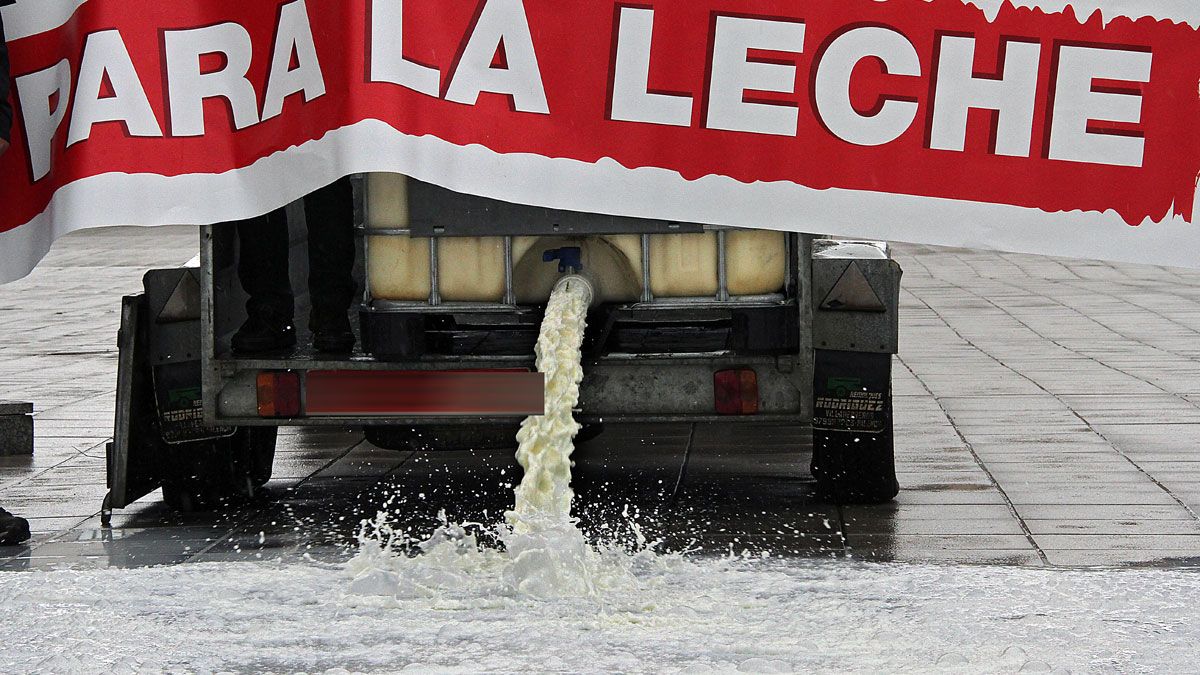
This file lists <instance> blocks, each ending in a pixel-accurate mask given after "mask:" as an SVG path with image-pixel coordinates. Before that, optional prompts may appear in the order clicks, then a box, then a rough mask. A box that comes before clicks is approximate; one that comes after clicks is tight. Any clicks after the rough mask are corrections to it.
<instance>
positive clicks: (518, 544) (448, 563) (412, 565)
mask: <svg viewBox="0 0 1200 675" xmlns="http://www.w3.org/2000/svg"><path fill="white" fill-rule="evenodd" d="M592 293H593V290H592V288H591V285H590V284H589V283H588V282H587V281H585V280H583V279H580V278H579V277H566V278H564V279H563V280H561V281H560V282H559V283H558V285H556V286H555V288H554V290H553V292H552V293H551V295H550V301H549V303H548V304H547V306H546V313H545V317H544V318H543V320H542V326H541V331H540V333H539V335H538V341H537V347H536V356H537V361H536V363H537V369H538V372H541V373H544V374H545V376H546V406H545V414H543V415H531V416H530V417H527V418H526V419H525V421H524V422H523V423H522V424H521V430H520V431H519V432H518V433H517V441H518V442H519V444H520V446H519V447H518V449H517V461H518V463H520V465H521V468H522V469H524V472H525V473H524V476H523V477H522V479H521V483H520V484H519V485H518V486H517V487H516V489H515V499H514V505H513V508H512V510H510V511H508V512H507V513H506V514H505V523H503V524H500V525H497V526H495V529H494V531H493V533H494V535H495V537H496V538H497V539H498V540H499V541H500V542H501V543H502V544H503V550H498V549H496V548H490V547H484V546H480V543H479V541H478V539H477V537H476V535H474V534H471V533H470V532H469V531H468V529H467V528H468V527H474V528H481V527H482V526H481V525H479V524H462V525H459V524H451V523H449V522H447V521H446V519H445V517H444V515H443V524H442V526H441V527H439V528H437V530H435V531H434V533H433V535H432V536H431V537H429V539H426V540H424V541H421V542H418V543H416V546H415V549H416V551H417V552H419V554H418V555H415V556H409V555H407V554H406V552H405V549H408V550H409V551H412V547H410V546H409V543H410V542H408V541H407V539H406V538H405V536H404V535H403V534H401V533H398V532H395V531H394V530H392V529H391V527H390V526H389V525H388V524H387V518H386V516H387V514H386V513H383V512H381V513H380V514H379V515H378V516H377V517H376V519H375V520H374V521H371V522H367V523H364V525H363V527H362V529H361V530H360V533H359V543H360V549H359V552H358V555H356V556H355V557H354V558H353V559H352V560H350V562H349V563H348V566H347V569H348V571H349V572H350V574H351V575H353V577H354V581H353V582H352V584H351V592H352V593H354V594H357V595H364V596H381V597H384V598H395V599H402V598H406V597H407V598H414V597H435V596H436V597H441V598H449V597H454V596H455V594H456V592H457V591H465V590H467V589H470V591H469V592H468V593H466V594H465V595H461V596H460V600H464V601H465V600H467V599H468V598H474V599H480V598H485V597H488V596H489V595H490V596H492V597H510V598H511V597H514V596H515V597H533V598H543V599H545V598H555V597H593V598H596V597H599V596H601V595H602V594H603V593H604V592H605V591H607V590H611V589H614V588H616V587H618V586H630V585H637V584H639V583H642V582H645V581H646V580H647V578H652V577H654V576H655V573H654V570H659V571H665V569H666V566H668V565H669V564H670V562H671V561H670V560H668V559H667V558H663V559H661V560H660V559H659V557H658V556H655V555H654V554H653V553H652V551H651V549H652V548H653V547H652V546H651V545H649V544H648V543H647V542H646V540H645V538H644V537H642V536H641V534H640V532H639V531H638V530H637V528H636V525H634V526H633V529H634V533H635V536H636V549H637V550H636V551H634V552H629V551H626V550H624V549H621V548H619V547H612V546H593V545H591V544H589V543H588V541H587V540H586V538H585V537H584V535H583V532H582V531H580V529H579V527H578V524H577V521H576V520H575V519H574V518H573V517H572V516H571V501H572V499H573V498H574V492H573V491H572V490H571V467H572V462H571V453H572V452H573V451H574V449H575V448H574V438H575V435H576V434H578V433H579V424H578V423H577V422H576V421H575V419H574V417H573V415H572V411H573V410H574V408H575V405H576V404H577V403H578V402H579V383H580V382H581V381H582V380H583V367H582V365H581V352H580V347H581V345H582V343H583V333H584V327H585V320H586V315H587V308H588V305H589V304H590V303H591V300H592ZM639 576H640V577H642V578H641V580H640V581H639V578H638V577H639ZM481 585H482V586H483V588H480V586H481ZM481 590H482V591H484V592H483V593H480V591H481Z"/></svg>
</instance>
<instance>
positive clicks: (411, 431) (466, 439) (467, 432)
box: [365, 422, 520, 452]
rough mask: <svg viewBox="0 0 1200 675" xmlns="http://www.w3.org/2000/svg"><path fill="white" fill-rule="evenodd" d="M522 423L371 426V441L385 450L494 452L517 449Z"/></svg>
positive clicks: (369, 436)
mask: <svg viewBox="0 0 1200 675" xmlns="http://www.w3.org/2000/svg"><path fill="white" fill-rule="evenodd" d="M519 428H520V423H519V422H510V423H501V424H431V425H422V426H419V427H398V426H397V427H393V426H371V427H367V428H366V429H365V433H366V437H367V441H368V442H370V443H371V445H374V446H376V447H379V448H383V449H384V450H395V451H398V452H411V451H414V450H494V449H497V448H508V447H511V448H516V447H517V429H519Z"/></svg>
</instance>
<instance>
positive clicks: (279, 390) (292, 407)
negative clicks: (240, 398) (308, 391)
mask: <svg viewBox="0 0 1200 675" xmlns="http://www.w3.org/2000/svg"><path fill="white" fill-rule="evenodd" d="M258 416H259V417H299V416H300V373H296V372H293V371H290V370H264V371H262V372H260V373H259V374H258Z"/></svg>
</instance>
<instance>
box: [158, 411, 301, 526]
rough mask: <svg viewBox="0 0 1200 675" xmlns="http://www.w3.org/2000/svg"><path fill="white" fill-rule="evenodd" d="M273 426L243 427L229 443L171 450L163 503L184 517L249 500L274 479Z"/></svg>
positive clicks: (189, 445)
mask: <svg viewBox="0 0 1200 675" xmlns="http://www.w3.org/2000/svg"><path fill="white" fill-rule="evenodd" d="M276 434H277V430H276V429H275V427H239V428H238V429H237V431H236V432H235V433H234V434H233V436H230V437H228V438H221V439H217V440H213V441H198V442H195V443H184V444H180V445H177V446H173V447H172V451H173V453H174V454H175V458H174V459H175V461H173V462H172V463H171V464H172V466H171V469H170V471H169V475H168V476H167V477H165V478H164V480H163V485H162V490H163V501H164V502H166V503H167V505H168V506H170V507H171V508H173V509H176V510H178V511H182V512H184V513H191V512H195V511H205V510H211V509H214V508H218V507H220V506H222V505H225V504H229V503H236V502H244V501H248V500H250V499H252V498H254V497H255V496H258V495H259V494H260V493H261V488H262V486H263V485H265V484H266V482H267V481H268V480H270V478H271V464H272V462H273V461H274V457H275V439H276Z"/></svg>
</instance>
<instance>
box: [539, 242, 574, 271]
mask: <svg viewBox="0 0 1200 675" xmlns="http://www.w3.org/2000/svg"><path fill="white" fill-rule="evenodd" d="M552 260H557V261H558V273H559V274H566V273H567V272H568V271H573V272H582V271H583V251H582V250H581V249H580V248H579V247H578V246H564V247H562V248H552V249H549V250H546V251H542V262H550V261H552Z"/></svg>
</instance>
